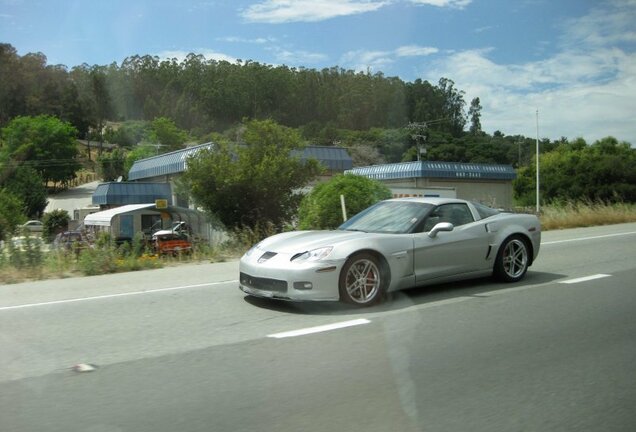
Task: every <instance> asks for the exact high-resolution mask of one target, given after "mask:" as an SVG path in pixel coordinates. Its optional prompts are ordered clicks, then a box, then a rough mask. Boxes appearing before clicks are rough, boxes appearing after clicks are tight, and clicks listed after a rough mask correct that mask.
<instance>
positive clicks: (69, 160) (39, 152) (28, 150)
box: [0, 115, 80, 184]
mask: <svg viewBox="0 0 636 432" xmlns="http://www.w3.org/2000/svg"><path fill="white" fill-rule="evenodd" d="M76 133H77V131H76V129H75V128H74V127H73V126H71V125H70V124H69V123H66V122H62V121H60V120H58V119H57V118H55V117H51V116H47V115H41V116H37V117H17V118H15V119H13V120H12V121H11V122H10V123H9V124H8V125H7V127H5V128H4V129H2V131H1V135H2V142H3V146H2V148H1V149H0V161H4V162H5V163H6V167H7V168H6V170H5V172H4V173H3V174H4V175H5V176H7V177H8V176H10V175H13V173H14V172H15V169H16V168H17V167H18V166H20V165H22V164H24V165H28V166H30V167H32V168H33V169H34V170H35V171H37V173H38V174H39V175H40V176H41V178H42V180H43V182H44V183H45V184H46V183H47V182H49V181H52V182H66V181H69V180H71V179H73V178H75V172H76V171H77V170H78V169H79V168H80V164H79V162H78V161H77V157H78V153H79V152H78V150H77V143H76V140H75V136H76Z"/></svg>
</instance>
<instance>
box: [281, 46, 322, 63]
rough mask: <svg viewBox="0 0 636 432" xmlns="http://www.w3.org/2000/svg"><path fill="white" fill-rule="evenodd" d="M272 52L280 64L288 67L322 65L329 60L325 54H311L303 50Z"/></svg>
mask: <svg viewBox="0 0 636 432" xmlns="http://www.w3.org/2000/svg"><path fill="white" fill-rule="evenodd" d="M270 51H273V52H274V55H275V57H276V60H277V61H278V62H280V63H284V64H288V65H303V64H314V63H320V62H324V61H326V60H327V58H328V57H327V56H326V55H325V54H320V53H311V52H307V51H302V50H299V51H289V50H286V49H282V48H271V49H270Z"/></svg>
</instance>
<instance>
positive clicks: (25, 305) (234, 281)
mask: <svg viewBox="0 0 636 432" xmlns="http://www.w3.org/2000/svg"><path fill="white" fill-rule="evenodd" d="M237 282H238V280H228V281H222V282H210V283H205V284H197V285H183V286H177V287H169V288H158V289H154V290H146V291H131V292H124V293H118V294H104V295H100V296H93V297H80V298H72V299H65V300H53V301H48V302H42V303H28V304H20V305H15V306H1V307H0V311H5V310H12V309H25V308H30V307H37V306H49V305H56V304H64V303H77V302H83V301H90V300H102V299H108V298H115V297H126V296H134V295H141V294H152V293H159V292H166V291H177V290H183V289H189V288H200V287H206V286H213V285H221V284H226V283H237Z"/></svg>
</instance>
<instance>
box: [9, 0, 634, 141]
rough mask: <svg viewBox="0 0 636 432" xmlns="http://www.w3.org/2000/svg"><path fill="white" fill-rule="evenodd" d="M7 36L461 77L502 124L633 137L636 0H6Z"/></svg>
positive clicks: (31, 46) (116, 54) (130, 51)
mask: <svg viewBox="0 0 636 432" xmlns="http://www.w3.org/2000/svg"><path fill="white" fill-rule="evenodd" d="M0 42H4V43H10V44H11V45H13V46H14V47H15V48H16V49H17V50H18V53H19V54H21V55H24V54H26V53H28V52H38V51H39V52H42V53H44V54H46V56H47V58H48V61H49V64H64V65H66V66H68V67H72V66H75V65H78V64H81V63H88V64H90V65H93V64H100V65H105V64H110V63H112V62H116V63H121V62H122V60H123V59H124V58H125V57H127V56H131V55H135V54H139V55H144V54H150V55H156V56H159V57H162V58H168V57H176V58H179V59H180V58H183V57H185V55H186V54H187V53H189V52H195V53H198V54H203V55H205V56H206V57H207V58H214V59H225V60H228V61H232V62H233V61H236V60H237V59H242V60H253V61H258V62H262V63H267V64H272V65H281V64H285V65H288V66H296V67H300V66H303V67H307V68H315V69H322V68H324V67H331V66H340V67H343V68H345V69H355V70H361V71H366V70H370V71H371V72H374V73H375V72H382V73H384V75H385V76H399V77H400V78H402V79H403V80H405V81H413V80H415V79H417V78H421V79H427V80H429V81H430V82H432V83H437V81H438V80H439V78H440V77H447V78H450V79H452V80H453V81H455V83H456V86H457V87H458V88H459V89H462V90H464V91H465V92H466V95H465V99H466V102H467V104H468V103H469V102H470V100H471V99H472V98H473V97H479V98H480V100H481V103H482V106H483V110H482V126H483V128H484V130H485V131H487V132H489V133H492V132H493V131H495V130H501V131H502V132H504V133H505V134H508V135H513V134H524V135H527V136H531V137H534V136H535V135H536V119H535V112H536V110H537V109H538V110H539V135H540V136H541V137H548V138H552V139H556V138H559V137H561V136H565V137H568V138H575V137H579V136H581V137H583V138H585V139H586V140H588V142H591V141H593V140H596V139H599V138H601V137H604V136H607V135H613V136H615V137H616V138H618V139H619V140H625V141H629V142H631V143H632V145H636V49H635V48H636V0H516V1H515V0H250V1H248V0H236V1H231V0H181V1H176V0H172V1H170V0H127V1H122V0H74V1H73V0H39V1H38V0H0Z"/></svg>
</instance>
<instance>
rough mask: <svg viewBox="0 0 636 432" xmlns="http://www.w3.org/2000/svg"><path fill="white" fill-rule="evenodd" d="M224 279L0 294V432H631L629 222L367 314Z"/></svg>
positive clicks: (634, 355) (187, 274)
mask: <svg viewBox="0 0 636 432" xmlns="http://www.w3.org/2000/svg"><path fill="white" fill-rule="evenodd" d="M236 279H237V263H235V262H230V263H223V264H202V265H187V266H182V267H174V268H167V269H161V270H155V271H150V272H136V273H129V274H119V275H109V276H97V277H89V278H73V279H64V280H56V281H42V282H37V283H26V284H17V285H8V286H3V287H0V431H2V432H5V431H7V432H9V431H64V432H68V431H90V432H106V431H108V432H110V431H135V432H137V431H153V432H158V431H633V430H636V409H635V408H634V407H636V224H624V225H614V226H608V227H597V228H588V229H577V230H564V231H557V232H548V233H544V241H543V244H542V249H541V252H540V255H539V260H538V261H537V262H536V263H535V265H534V266H533V267H532V268H531V270H530V272H529V273H528V275H527V277H526V279H524V281H522V282H521V283H519V284H514V285H509V284H500V283H494V282H492V281H491V280H489V279H483V280H478V281H471V282H464V283H456V284H447V285H442V286H438V287H434V288H419V289H413V290H409V291H406V292H402V293H398V294H396V295H395V296H394V298H393V299H392V301H390V302H387V303H385V304H383V305H380V306H378V307H375V308H371V309H351V308H349V307H346V306H342V305H339V304H293V303H279V302H273V301H265V300H259V299H252V298H249V297H246V296H245V295H243V294H242V293H241V292H240V291H239V290H238V289H237V287H236V286H237V281H236ZM326 325H333V327H335V328H332V327H319V328H316V327H317V326H326ZM307 329H309V330H307ZM296 330H298V332H296V333H289V332H291V331H296ZM79 363H87V364H94V365H96V367H97V369H96V370H95V371H93V372H87V373H78V372H74V371H72V370H71V368H72V366H73V365H76V364H79Z"/></svg>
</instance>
